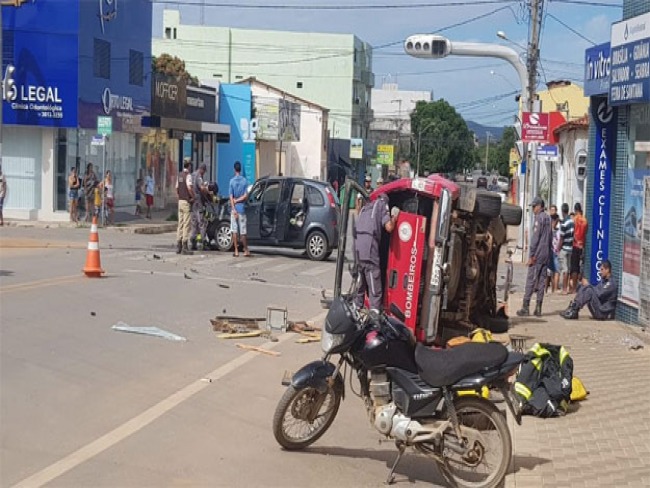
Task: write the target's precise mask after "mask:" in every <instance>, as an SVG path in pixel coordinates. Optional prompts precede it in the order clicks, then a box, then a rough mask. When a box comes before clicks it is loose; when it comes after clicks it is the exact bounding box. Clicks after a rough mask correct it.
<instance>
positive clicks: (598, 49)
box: [584, 42, 612, 96]
mask: <svg viewBox="0 0 650 488" xmlns="http://www.w3.org/2000/svg"><path fill="white" fill-rule="evenodd" d="M609 51H610V48H609V42H606V43H604V44H600V45H598V46H594V47H590V48H589V49H587V50H586V51H585V86H584V93H585V96H591V95H605V94H607V93H609V74H610V71H611V63H612V61H611V58H610V55H609Z"/></svg>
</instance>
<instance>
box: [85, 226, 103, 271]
mask: <svg viewBox="0 0 650 488" xmlns="http://www.w3.org/2000/svg"><path fill="white" fill-rule="evenodd" d="M83 272H84V273H85V274H86V276H88V277H89V278H101V276H102V274H104V270H103V269H102V264H101V262H100V260H99V233H98V232H97V216H96V215H95V216H94V217H93V223H92V225H91V226H90V238H89V241H88V252H87V253H86V266H84V269H83Z"/></svg>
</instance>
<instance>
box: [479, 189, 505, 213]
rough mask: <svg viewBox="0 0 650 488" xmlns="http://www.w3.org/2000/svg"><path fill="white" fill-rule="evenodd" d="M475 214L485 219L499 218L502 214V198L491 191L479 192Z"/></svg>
mask: <svg viewBox="0 0 650 488" xmlns="http://www.w3.org/2000/svg"><path fill="white" fill-rule="evenodd" d="M474 213H475V214H477V215H480V216H483V217H490V218H493V217H497V216H498V215H499V214H500V213H501V197H500V196H499V195H498V194H496V193H494V192H491V191H487V190H477V192H476V202H475V204H474Z"/></svg>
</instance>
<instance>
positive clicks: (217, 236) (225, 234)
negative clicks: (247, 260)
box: [214, 222, 232, 252]
mask: <svg viewBox="0 0 650 488" xmlns="http://www.w3.org/2000/svg"><path fill="white" fill-rule="evenodd" d="M214 240H215V241H216V243H217V249H218V250H219V251H224V252H225V251H230V250H231V249H232V232H231V231H230V224H229V223H228V222H219V224H218V225H217V228H216V230H215V233H214Z"/></svg>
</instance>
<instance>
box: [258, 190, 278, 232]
mask: <svg viewBox="0 0 650 488" xmlns="http://www.w3.org/2000/svg"><path fill="white" fill-rule="evenodd" d="M283 183H284V181H283V180H271V179H269V180H267V183H266V186H265V187H264V192H263V193H262V206H261V210H260V214H259V216H260V217H259V218H260V222H259V233H260V239H262V240H271V241H275V240H276V229H277V219H278V207H279V204H280V195H281V194H282V186H283Z"/></svg>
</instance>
